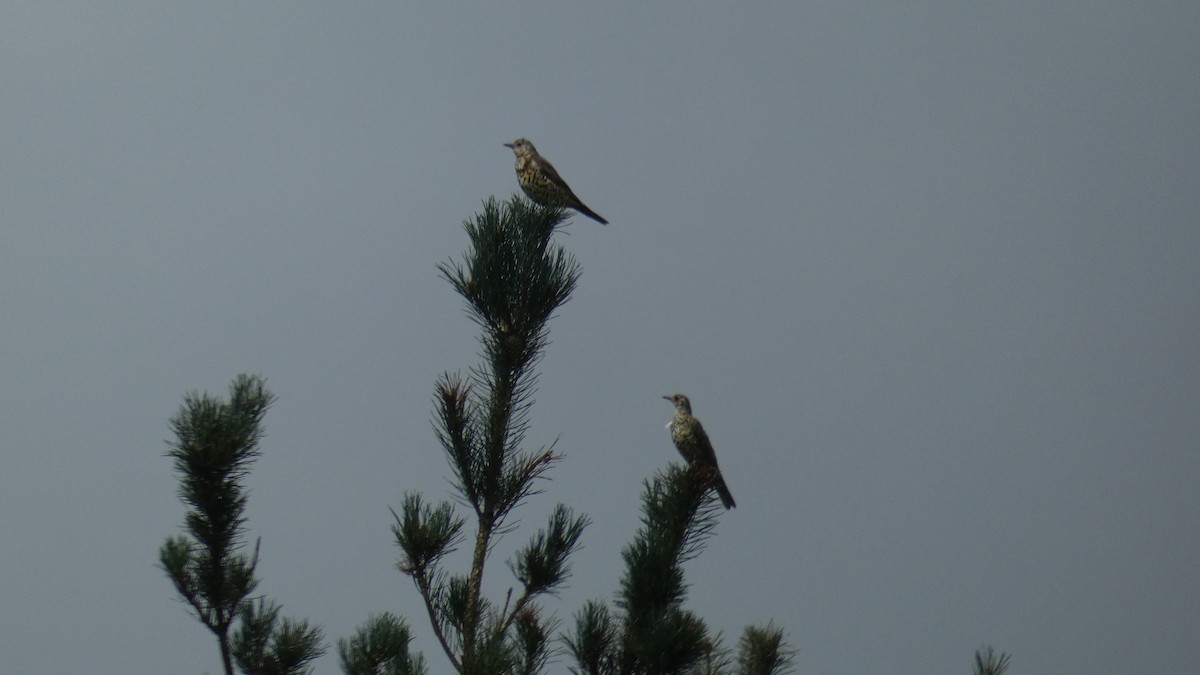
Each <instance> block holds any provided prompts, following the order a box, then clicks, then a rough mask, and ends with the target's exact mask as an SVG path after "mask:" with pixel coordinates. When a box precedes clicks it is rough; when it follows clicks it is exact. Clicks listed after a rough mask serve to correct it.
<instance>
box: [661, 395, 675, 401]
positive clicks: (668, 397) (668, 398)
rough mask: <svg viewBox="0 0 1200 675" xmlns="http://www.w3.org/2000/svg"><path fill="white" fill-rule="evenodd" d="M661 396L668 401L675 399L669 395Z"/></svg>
mask: <svg viewBox="0 0 1200 675" xmlns="http://www.w3.org/2000/svg"><path fill="white" fill-rule="evenodd" d="M663 398H665V399H667V400H668V401H674V400H675V399H673V398H671V397H670V396H664V397H663Z"/></svg>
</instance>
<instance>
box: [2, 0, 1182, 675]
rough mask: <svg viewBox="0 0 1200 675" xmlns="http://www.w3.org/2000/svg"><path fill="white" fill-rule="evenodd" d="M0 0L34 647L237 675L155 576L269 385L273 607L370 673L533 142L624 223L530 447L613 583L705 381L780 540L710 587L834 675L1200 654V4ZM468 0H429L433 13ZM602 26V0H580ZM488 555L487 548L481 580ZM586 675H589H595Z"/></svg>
mask: <svg viewBox="0 0 1200 675" xmlns="http://www.w3.org/2000/svg"><path fill="white" fill-rule="evenodd" d="M408 4H409V3H401V2H390V1H389V2H357V3H316V2H299V1H290V2H264V1H257V2H221V1H215V2H204V3H163V2H149V1H147V2H132V1H124V0H121V1H113V2H106V3H92V2H52V1H47V0H36V1H22V0H9V1H7V2H5V3H4V4H3V6H2V7H0V159H2V161H0V311H2V312H3V322H2V323H0V353H2V354H3V359H2V360H0V363H2V366H0V367H2V370H0V424H2V425H3V432H2V433H0V444H2V446H0V449H2V455H0V456H2V458H3V459H2V461H3V470H2V471H0V661H2V662H3V664H4V665H3V667H2V669H3V670H4V671H5V672H11V673H74V672H94V673H118V672H119V673H125V674H128V675H152V674H153V675H159V674H162V673H193V674H199V673H204V672H209V673H216V672H219V670H220V661H219V658H218V653H217V647H216V643H215V641H214V640H213V639H212V637H211V635H210V634H209V633H207V632H206V631H205V629H203V628H202V627H201V626H200V625H199V624H198V623H197V622H196V621H195V620H194V619H193V618H191V617H190V616H189V614H188V612H187V611H186V609H185V607H184V605H183V604H181V602H180V601H179V600H178V599H177V597H176V596H175V594H174V591H173V588H172V586H171V584H170V582H169V581H168V580H167V578H166V577H165V575H164V574H163V572H162V571H161V570H160V569H158V568H157V567H156V561H157V551H158V547H159V546H160V545H161V543H162V541H163V540H164V539H165V538H167V537H168V536H172V535H175V534H177V533H179V532H180V526H181V523H182V520H183V513H184V508H183V505H182V504H181V503H180V502H179V501H178V499H177V496H176V487H177V483H176V478H175V476H174V475H173V474H172V471H171V462H170V461H169V460H168V459H166V458H164V457H163V452H164V451H165V449H166V446H165V444H164V440H165V439H167V438H168V437H169V435H170V430H169V428H168V424H167V423H168V419H169V418H170V417H171V416H172V415H173V414H174V413H175V411H176V410H177V408H178V406H179V404H180V402H181V400H182V396H183V394H184V393H185V392H187V391H192V390H202V391H204V390H206V391H209V392H212V393H214V394H220V395H224V394H225V393H226V390H227V387H228V384H229V382H230V380H231V379H232V378H233V377H234V376H235V375H237V374H238V373H240V372H253V373H260V374H262V375H264V376H265V377H267V378H268V386H269V387H270V388H271V389H272V390H273V391H274V392H275V394H276V395H277V396H278V402H277V404H276V405H275V406H274V408H273V409H272V410H271V412H270V413H269V414H268V415H267V418H266V427H267V432H268V437H267V438H266V440H265V442H264V444H263V446H262V450H263V456H262V458H261V460H260V461H259V462H258V464H257V465H256V466H255V468H254V470H253V473H252V474H251V476H250V478H249V484H250V489H251V495H250V503H249V511H248V517H249V530H250V535H251V536H252V537H261V538H262V552H261V565H260V568H259V571H260V574H261V577H262V580H263V582H262V585H261V589H262V590H263V591H264V592H266V593H267V594H269V596H270V597H271V598H273V599H274V600H276V601H278V602H280V603H282V604H283V606H284V613H285V614H286V615H289V616H294V617H307V618H308V619H310V620H311V621H313V622H315V623H317V624H320V625H321V626H323V627H324V629H325V632H326V635H327V637H328V638H329V643H330V645H331V649H330V652H329V655H327V656H326V657H324V658H323V659H321V660H320V661H319V662H317V672H318V673H336V672H339V671H338V668H337V664H336V658H335V657H334V656H333V654H334V650H333V649H332V643H333V642H334V640H335V639H336V638H338V637H344V636H347V635H349V634H351V632H352V631H353V630H354V627H355V626H357V625H358V624H359V623H361V622H362V621H364V620H365V619H366V618H367V617H368V615H370V614H372V613H377V612H381V611H385V610H387V611H391V612H394V613H396V614H399V615H402V616H404V617H407V619H408V620H409V621H410V623H411V624H412V625H413V627H414V630H415V632H416V634H417V636H418V637H417V644H416V646H417V647H418V648H419V649H422V650H423V651H424V652H425V654H426V656H427V658H429V660H430V663H431V666H432V672H433V673H445V672H448V664H447V662H446V661H445V658H444V657H443V656H442V655H441V654H440V652H439V651H438V650H437V647H436V642H435V641H434V640H433V639H432V636H431V633H430V631H429V627H428V624H427V622H426V619H425V615H424V611H423V608H422V606H421V605H420V602H419V599H418V595H417V593H416V591H415V590H414V589H413V587H412V585H411V583H410V581H409V580H408V579H407V578H406V577H404V576H402V575H401V574H400V573H399V572H397V571H396V570H395V569H394V568H393V564H394V562H395V560H396V558H397V551H396V549H395V547H394V545H393V543H392V537H391V534H390V532H389V529H388V528H389V524H390V519H391V516H390V514H389V512H388V507H389V506H393V507H395V506H398V505H399V504H400V503H401V501H402V498H403V495H404V493H405V492H406V491H420V492H422V493H423V494H424V495H425V496H426V497H428V498H432V499H442V498H447V497H449V493H448V491H447V486H448V483H447V478H448V477H449V475H450V474H449V470H448V468H447V466H446V464H445V462H444V460H443V457H442V455H441V451H440V448H439V446H438V445H437V444H436V442H435V439H434V435H433V433H432V430H431V427H430V419H431V411H432V403H431V396H432V385H433V382H434V380H435V378H436V377H437V375H438V373H440V372H442V371H444V370H457V369H465V368H467V367H469V366H470V365H472V364H473V363H475V362H476V361H477V355H476V351H477V343H476V341H475V340H476V338H475V326H474V325H473V324H472V323H471V322H470V320H469V319H468V318H467V316H466V315H465V313H464V311H463V306H462V303H461V301H460V299H459V298H458V297H457V296H456V295H454V293H453V292H452V290H451V289H450V287H449V286H448V284H446V283H445V282H444V281H442V280H440V279H439V278H438V275H437V273H436V269H435V266H436V264H437V263H439V262H442V261H445V260H447V259H449V258H451V257H457V256H459V255H460V254H461V252H462V251H463V250H464V249H465V247H466V237H465V235H464V234H463V232H462V229H461V227H460V225H461V223H462V221H463V220H464V219H466V218H469V217H471V215H472V214H473V213H474V212H476V211H477V210H478V209H479V208H480V204H481V201H482V200H483V199H485V198H487V197H488V196H489V195H496V196H498V197H501V198H507V197H508V196H509V195H510V194H511V193H512V192H513V191H514V190H516V189H517V184H516V179H515V176H514V174H513V166H512V161H513V159H512V153H511V152H510V151H509V150H508V149H506V148H504V147H503V146H502V145H501V144H502V143H504V142H506V141H511V140H513V139H514V138H516V137H518V136H527V137H529V138H530V139H531V140H532V141H533V142H534V143H535V144H537V147H538V149H539V150H540V151H541V152H542V153H543V154H544V155H545V156H547V157H548V158H550V160H551V161H553V162H554V164H555V166H556V167H557V168H558V170H559V172H560V173H561V174H562V176H563V177H564V178H565V179H566V180H567V181H568V182H569V183H570V184H571V186H572V187H573V188H574V190H575V192H576V193H577V194H578V195H579V196H580V197H581V198H582V199H583V201H584V202H586V203H587V204H588V205H589V206H591V207H592V208H593V209H595V210H596V211H598V212H599V213H600V214H602V215H603V216H604V217H605V218H607V219H608V220H610V221H611V222H612V224H611V225H610V226H608V227H601V226H599V225H598V224H596V223H594V222H592V221H590V220H587V219H585V218H582V217H577V218H575V219H574V220H573V223H572V225H571V227H570V228H569V230H568V234H566V235H562V236H559V237H558V241H559V242H561V243H563V244H564V245H565V246H567V247H568V248H569V250H570V251H571V252H572V253H573V254H574V255H575V256H576V257H577V258H578V260H579V262H580V263H581V265H582V267H583V276H582V279H581V281H580V285H579V289H578V291H577V292H576V294H575V296H574V298H573V299H572V301H571V302H570V303H568V304H567V305H566V306H565V307H564V308H563V309H562V311H561V312H560V313H559V316H558V317H557V318H556V319H555V320H554V322H553V323H552V325H551V338H552V340H553V344H552V345H551V346H550V349H549V352H548V355H547V357H546V358H545V360H544V361H543V362H542V366H541V373H542V375H541V379H540V389H539V391H538V396H537V405H536V407H535V410H534V413H533V424H534V426H533V429H532V431H531V433H530V435H529V440H530V442H531V443H532V444H533V445H540V444H545V443H549V442H552V441H554V440H555V439H558V447H559V448H560V449H561V450H562V451H564V452H565V453H566V455H567V458H566V460H565V461H564V462H563V463H562V464H561V465H560V466H559V467H557V468H556V469H555V470H554V472H553V478H554V480H553V481H552V482H550V483H547V484H546V485H545V488H546V490H545V493H544V494H542V495H540V496H538V497H536V498H533V499H531V500H530V502H529V504H528V506H527V507H526V508H525V509H524V510H522V511H521V512H520V515H521V516H522V522H523V525H524V528H523V529H522V530H520V531H518V532H517V533H516V534H514V535H512V536H511V537H510V538H508V539H506V540H504V541H503V542H502V543H501V544H500V545H499V546H498V548H497V550H496V555H495V556H494V558H493V565H492V566H491V567H490V569H489V572H488V576H487V578H486V582H487V583H486V586H487V588H488V589H489V591H490V593H491V596H492V597H493V598H494V599H497V600H501V599H502V598H503V593H504V591H505V590H506V589H507V588H508V587H509V586H510V585H512V584H513V583H514V580H513V579H512V577H511V574H510V573H509V572H508V570H507V569H506V568H505V567H504V565H503V560H504V558H505V557H506V556H507V554H508V553H509V552H510V551H511V550H512V549H514V548H515V547H516V546H517V545H519V544H521V543H523V542H524V541H525V540H527V538H528V536H529V535H530V534H532V533H533V529H534V527H535V526H536V525H538V524H540V523H541V522H542V521H543V520H544V518H545V515H546V514H547V513H548V512H549V511H550V509H551V508H552V507H553V505H554V504H555V503H556V502H558V501H565V502H568V503H569V504H571V505H572V506H574V507H575V508H577V509H579V510H581V511H583V512H586V513H587V514H589V515H590V517H591V518H592V520H593V521H594V522H593V525H592V526H591V527H590V528H589V529H588V530H587V532H586V534H585V536H584V549H583V550H582V551H581V552H580V554H579V555H578V556H577V557H576V558H575V565H574V570H575V575H574V577H573V579H572V581H571V584H570V588H568V589H567V590H565V591H564V592H563V593H562V594H561V596H560V598H558V599H557V600H552V601H551V602H550V603H549V604H548V608H549V609H550V610H552V611H555V612H556V613H557V614H558V616H559V617H560V618H561V619H563V620H564V623H569V622H570V621H571V620H572V618H573V614H574V612H575V610H576V609H577V608H578V607H580V606H581V604H582V603H583V602H584V601H585V600H586V599H589V598H605V599H611V598H612V597H613V593H614V591H615V588H616V583H617V580H618V578H619V576H620V574H621V571H622V570H621V566H620V548H621V546H622V545H623V544H624V543H625V542H627V541H628V540H629V539H630V537H631V536H632V534H633V531H634V529H635V528H636V526H637V523H638V515H639V514H638V508H639V494H640V491H641V485H642V481H643V480H644V479H645V478H646V477H647V476H649V475H651V474H652V473H653V472H654V471H656V470H658V469H660V468H661V467H663V466H664V465H665V464H666V463H668V462H671V461H677V455H676V453H675V450H674V448H673V447H672V445H671V442H670V439H669V436H668V432H667V431H666V430H665V429H664V428H663V427H664V425H665V423H666V422H667V421H668V420H669V419H670V417H671V414H672V408H671V405H670V404H669V403H668V402H666V401H663V400H662V399H661V398H660V397H661V396H662V395H663V394H669V393H672V392H677V391H679V392H684V393H686V394H688V395H689V396H690V397H691V399H692V402H693V405H694V408H695V413H696V416H697V417H699V418H700V419H701V420H702V421H703V422H704V424H705V426H706V428H707V430H708V433H709V435H710V437H711V438H712V440H713V442H714V444H715V446H716V449H717V453H718V456H719V458H720V461H721V466H722V469H723V472H724V475H725V478H726V480H727V481H728V484H729V486H730V489H731V490H732V492H733V494H734V496H735V497H736V498H737V502H738V508H737V509H736V510H733V511H731V512H729V513H727V514H724V515H723V516H722V517H721V522H720V525H719V527H718V528H717V533H716V536H715V537H714V538H713V539H712V540H711V542H710V544H709V547H708V549H707V551H706V553H705V554H704V555H703V556H702V557H701V558H700V559H698V560H696V561H694V562H692V563H690V564H689V565H688V568H687V573H688V581H689V582H690V584H691V594H690V596H689V598H688V606H689V607H690V608H692V609H694V610H696V611H697V612H699V613H700V614H701V615H702V616H703V617H705V618H706V620H707V621H708V622H709V625H710V626H711V627H712V628H713V629H714V630H720V631H723V632H724V634H725V635H726V637H727V639H728V640H729V641H731V642H732V641H734V640H736V638H737V636H738V635H739V634H740V632H741V630H742V628H743V627H744V626H746V625H747V624H750V623H761V622H766V621H768V620H771V619H773V620H774V621H775V622H776V624H777V625H779V626H781V627H783V628H784V629H785V630H786V632H787V634H788V637H789V639H790V641H791V643H792V644H793V645H794V646H795V647H796V648H797V649H798V651H799V654H798V656H797V665H798V672H800V673H806V674H810V673H811V674H818V673H819V674H822V675H827V674H841V673H845V674H861V673H885V672H886V673H896V674H900V675H925V674H928V673H960V674H965V673H969V672H970V670H971V659H972V654H973V651H974V650H975V648H976V647H978V646H979V645H981V644H990V645H993V646H995V647H996V648H997V649H998V650H1003V651H1007V652H1009V653H1011V654H1012V655H1013V666H1012V669H1011V671H1010V672H1011V673H1013V674H1014V675H1015V674H1017V673H1080V674H1083V673H1087V674H1088V675H1097V674H1099V675H1104V674H1113V675H1117V674H1122V675H1123V674H1127V673H1135V672H1158V673H1183V672H1190V671H1192V670H1194V667H1195V639H1196V635H1197V634H1198V631H1200V603H1198V602H1197V600H1198V599H1200V573H1198V572H1197V569H1198V568H1200V566H1198V565H1197V558H1198V557H1200V536H1198V535H1197V524H1198V523H1200V489H1198V486H1200V440H1198V439H1200V222H1198V221H1200V217H1198V214H1200V189H1198V187H1200V132H1198V131H1197V120H1200V4H1198V3H1195V2H1191V1H1183V0H1181V1H1178V2H1153V1H1151V2H1107V1H1102V0H1087V1H1082V0H1081V1H1078V2H1070V1H1063V2H1053V3H1047V2H1024V1H1014V2H1002V3H953V2H925V3H915V2H913V3H910V2H894V1H891V0H889V1H887V2H870V3H855V2H844V1H842V0H838V1H829V2H799V1H793V2H781V3H773V4H768V3H758V4H747V5H737V4H736V3H701V2H693V3H591V4H590V5H589V6H588V8H587V9H580V8H572V7H569V6H567V5H568V3H559V2H546V3H522V4H515V5H514V4H509V3H491V2H489V3H479V2H476V3H438V5H439V6H438V7H437V8H436V9H414V8H412V7H410V6H408ZM427 4H428V5H430V6H431V7H432V6H433V5H434V3H427ZM577 5H579V6H582V3H577ZM454 562H455V563H456V564H457V565H459V567H458V569H465V567H463V566H465V564H466V560H465V556H461V555H460V556H459V557H457V558H455V559H454ZM565 667H566V662H565V661H563V660H560V661H558V662H557V664H556V665H555V666H554V667H553V668H552V669H551V670H552V672H565Z"/></svg>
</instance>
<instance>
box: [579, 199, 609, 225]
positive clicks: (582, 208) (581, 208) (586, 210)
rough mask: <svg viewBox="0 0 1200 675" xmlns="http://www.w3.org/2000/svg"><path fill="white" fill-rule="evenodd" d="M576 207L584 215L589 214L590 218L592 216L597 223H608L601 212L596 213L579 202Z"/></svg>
mask: <svg viewBox="0 0 1200 675" xmlns="http://www.w3.org/2000/svg"><path fill="white" fill-rule="evenodd" d="M575 209H576V210H577V211H579V212H580V213H582V214H583V215H585V216H587V217H588V218H591V219H592V220H594V221H596V222H597V223H600V224H601V225H607V224H608V221H607V220H605V219H603V218H601V217H600V214H599V213H596V212H595V211H593V210H591V209H589V208H588V207H586V206H584V205H583V204H579V205H578V206H576V207H575Z"/></svg>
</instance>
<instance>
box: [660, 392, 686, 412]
mask: <svg viewBox="0 0 1200 675" xmlns="http://www.w3.org/2000/svg"><path fill="white" fill-rule="evenodd" d="M663 398H665V399H667V400H668V401H670V402H671V403H674V404H675V409H676V410H678V411H679V412H681V413H686V414H688V415H691V414H692V402H691V401H689V400H688V397H686V396H684V395H683V394H671V395H670V396H664V397H663Z"/></svg>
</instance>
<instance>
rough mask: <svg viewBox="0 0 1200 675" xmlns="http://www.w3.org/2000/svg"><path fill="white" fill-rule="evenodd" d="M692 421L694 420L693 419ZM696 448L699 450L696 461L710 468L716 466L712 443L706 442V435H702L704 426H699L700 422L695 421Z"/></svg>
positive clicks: (715, 454)
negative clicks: (704, 463) (699, 455)
mask: <svg viewBox="0 0 1200 675" xmlns="http://www.w3.org/2000/svg"><path fill="white" fill-rule="evenodd" d="M692 419H695V418H694V417H693V418H692ZM695 432H696V446H697V447H698V448H699V450H700V454H701V455H702V456H701V457H697V459H699V460H702V461H704V462H707V463H708V464H709V465H710V466H713V467H716V466H717V451H716V450H713V446H712V441H710V440H708V434H706V433H704V426H703V425H702V424H700V420H696V425H695Z"/></svg>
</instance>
